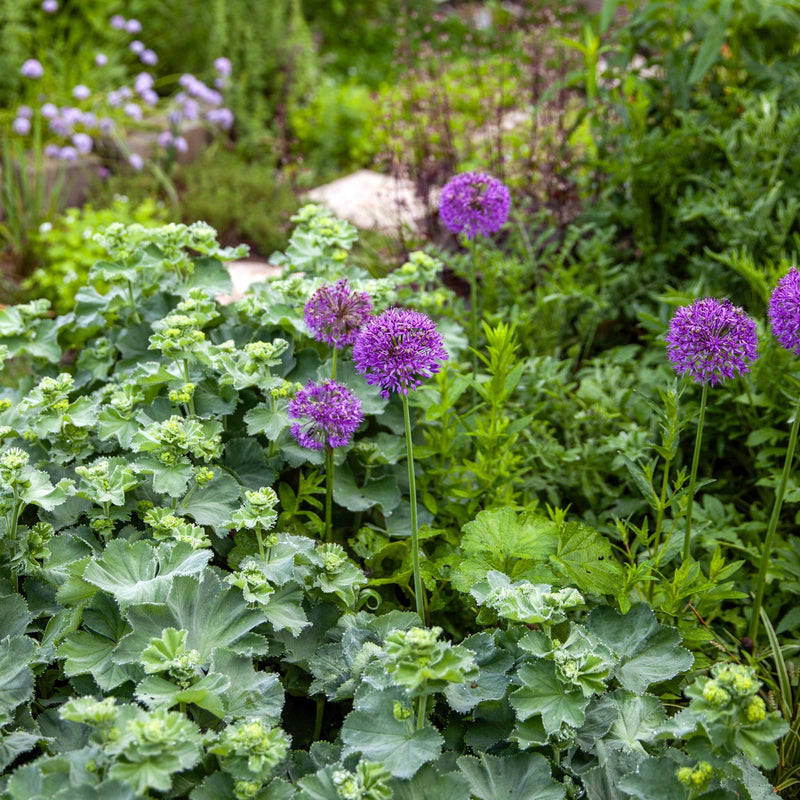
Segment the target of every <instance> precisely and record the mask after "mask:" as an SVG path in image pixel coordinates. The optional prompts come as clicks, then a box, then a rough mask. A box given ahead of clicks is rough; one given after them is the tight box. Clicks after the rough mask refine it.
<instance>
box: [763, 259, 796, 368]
mask: <svg viewBox="0 0 800 800" xmlns="http://www.w3.org/2000/svg"><path fill="white" fill-rule="evenodd" d="M768 315H769V324H770V327H771V328H772V333H773V335H774V336H775V338H776V339H777V340H778V343H779V344H780V346H781V347H783V348H784V349H785V350H789V351H790V352H792V353H794V355H796V356H800V271H798V270H797V268H796V267H792V268H791V269H790V270H789V272H787V273H786V275H784V276H783V277H782V278H781V279H780V280H779V281H778V284H777V286H776V287H775V288H774V289H773V291H772V296H771V297H770V299H769V308H768Z"/></svg>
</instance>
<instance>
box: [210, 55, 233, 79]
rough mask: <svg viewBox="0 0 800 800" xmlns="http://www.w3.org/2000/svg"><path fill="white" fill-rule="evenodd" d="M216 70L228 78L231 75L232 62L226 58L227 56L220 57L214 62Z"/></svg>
mask: <svg viewBox="0 0 800 800" xmlns="http://www.w3.org/2000/svg"><path fill="white" fill-rule="evenodd" d="M214 69H215V70H216V71H217V72H219V74H220V75H222V76H223V77H225V78H227V77H228V75H230V74H231V60H230V59H229V58H225V56H220V57H219V58H217V59H215V60H214Z"/></svg>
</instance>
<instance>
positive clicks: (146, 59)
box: [139, 48, 158, 67]
mask: <svg viewBox="0 0 800 800" xmlns="http://www.w3.org/2000/svg"><path fill="white" fill-rule="evenodd" d="M139 61H141V62H142V64H144V65H145V66H148V67H154V66H155V65H156V64H158V56H157V55H156V54H155V52H154V51H153V50H150V49H149V48H148V49H147V50H142V52H141V55H140V56H139Z"/></svg>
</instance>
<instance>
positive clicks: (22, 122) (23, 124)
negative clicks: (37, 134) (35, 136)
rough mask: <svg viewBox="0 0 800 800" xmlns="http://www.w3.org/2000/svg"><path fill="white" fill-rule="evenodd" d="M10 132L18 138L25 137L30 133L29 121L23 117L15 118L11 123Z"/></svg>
mask: <svg viewBox="0 0 800 800" xmlns="http://www.w3.org/2000/svg"><path fill="white" fill-rule="evenodd" d="M11 130H12V131H14V133H16V134H17V135H18V136H27V135H28V134H29V133H30V132H31V121H30V120H29V119H26V118H25V117H17V118H16V119H15V120H14V121H13V122H12V123H11Z"/></svg>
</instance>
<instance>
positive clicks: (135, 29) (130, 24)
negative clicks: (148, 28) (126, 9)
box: [125, 19, 142, 33]
mask: <svg viewBox="0 0 800 800" xmlns="http://www.w3.org/2000/svg"><path fill="white" fill-rule="evenodd" d="M125 30H126V31H127V32H128V33H141V32H142V23H141V22H139V20H138V19H129V20H128V21H127V22H126V23H125Z"/></svg>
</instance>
